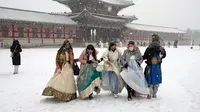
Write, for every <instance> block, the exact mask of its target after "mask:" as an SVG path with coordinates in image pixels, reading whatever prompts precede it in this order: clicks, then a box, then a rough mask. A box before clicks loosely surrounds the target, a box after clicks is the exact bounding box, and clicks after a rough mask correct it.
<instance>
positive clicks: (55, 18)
mask: <svg viewBox="0 0 200 112" xmlns="http://www.w3.org/2000/svg"><path fill="white" fill-rule="evenodd" d="M0 19H3V20H15V21H28V22H39V23H52V24H63V25H76V22H74V21H73V20H72V19H70V18H69V17H67V16H64V15H58V14H50V13H45V12H37V11H28V10H21V9H13V8H5V7H0Z"/></svg>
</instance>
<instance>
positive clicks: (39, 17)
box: [0, 0, 185, 47]
mask: <svg viewBox="0 0 200 112" xmlns="http://www.w3.org/2000/svg"><path fill="white" fill-rule="evenodd" d="M54 1H57V2H59V3H61V4H64V5H66V6H68V7H69V8H70V9H71V12H70V13H64V12H63V13H61V14H55V13H45V12H38V11H29V10H21V9H14V8H6V7H0V12H1V13H0V42H1V43H3V44H1V45H2V46H4V47H9V46H10V45H11V44H12V40H13V39H15V38H17V39H18V40H19V41H20V43H21V44H22V46H23V47H37V46H38V47H39V46H57V45H60V44H62V42H63V40H64V39H69V40H71V41H72V43H73V44H75V45H76V46H80V45H82V44H80V43H83V42H86V43H96V42H99V41H102V42H108V41H111V40H121V41H125V42H126V41H128V40H134V41H148V40H149V39H150V38H151V35H152V34H153V33H156V34H158V35H160V36H161V37H162V39H163V40H164V41H174V40H181V39H182V38H183V35H184V34H185V32H184V31H181V30H179V29H177V28H171V27H163V26H153V25H144V24H136V23H132V22H134V21H135V20H137V19H138V18H137V17H136V16H134V15H133V16H124V15H122V16H119V15H118V12H119V11H120V10H122V9H124V8H126V7H129V6H132V5H134V3H133V2H132V1H131V0H54Z"/></svg>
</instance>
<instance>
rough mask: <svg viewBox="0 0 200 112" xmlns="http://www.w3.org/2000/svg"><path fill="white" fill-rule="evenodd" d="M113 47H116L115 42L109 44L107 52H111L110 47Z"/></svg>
mask: <svg viewBox="0 0 200 112" xmlns="http://www.w3.org/2000/svg"><path fill="white" fill-rule="evenodd" d="M114 45H117V44H116V43H115V42H110V44H109V47H108V50H109V51H110V50H111V47H112V46H114Z"/></svg>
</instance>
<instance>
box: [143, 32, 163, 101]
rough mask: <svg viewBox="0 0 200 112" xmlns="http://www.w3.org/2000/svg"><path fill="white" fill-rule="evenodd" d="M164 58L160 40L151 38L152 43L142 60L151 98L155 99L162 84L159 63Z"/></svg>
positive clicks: (155, 37)
mask: <svg viewBox="0 0 200 112" xmlns="http://www.w3.org/2000/svg"><path fill="white" fill-rule="evenodd" d="M165 57H166V51H165V49H164V48H163V47H162V46H161V45H160V38H159V36H158V35H155V34H154V35H153V36H152V43H151V44H150V45H149V46H148V47H147V49H146V51H145V53H144V55H143V59H144V60H146V64H147V66H146V68H145V77H146V80H147V83H148V86H149V89H150V95H148V96H147V98H148V99H150V98H151V97H153V98H156V94H157V92H158V87H159V85H160V84H161V83H162V71H161V63H162V59H163V58H165Z"/></svg>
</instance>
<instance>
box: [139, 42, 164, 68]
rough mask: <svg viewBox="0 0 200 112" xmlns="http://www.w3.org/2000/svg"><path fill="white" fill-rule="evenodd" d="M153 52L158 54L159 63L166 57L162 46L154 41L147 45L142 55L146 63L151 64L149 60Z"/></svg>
mask: <svg viewBox="0 0 200 112" xmlns="http://www.w3.org/2000/svg"><path fill="white" fill-rule="evenodd" d="M155 53H156V54H158V55H159V56H158V62H159V64H161V63H162V59H163V58H165V57H166V51H165V49H164V48H163V47H162V46H160V44H159V43H156V42H154V43H152V44H150V45H149V46H148V47H147V49H146V51H145V53H144V55H143V56H142V57H143V60H146V64H147V65H151V64H152V62H151V60H152V57H153V56H154V54H155Z"/></svg>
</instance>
